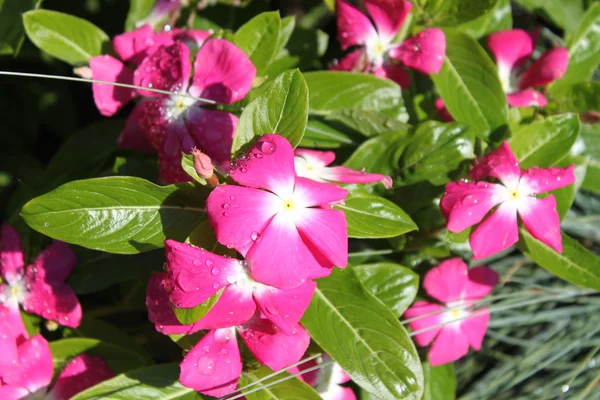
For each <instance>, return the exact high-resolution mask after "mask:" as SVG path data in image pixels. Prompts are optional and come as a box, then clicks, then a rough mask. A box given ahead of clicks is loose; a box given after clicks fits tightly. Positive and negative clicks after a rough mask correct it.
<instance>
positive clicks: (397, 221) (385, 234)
mask: <svg viewBox="0 0 600 400" xmlns="http://www.w3.org/2000/svg"><path fill="white" fill-rule="evenodd" d="M334 208H336V209H338V210H342V211H344V214H346V221H347V222H348V236H349V237H353V238H366V239H369V238H370V239H375V238H389V237H396V236H400V235H402V234H404V233H407V232H410V231H414V230H416V229H418V228H417V225H416V224H415V223H414V222H413V220H412V219H411V218H410V217H409V216H408V214H406V213H405V212H404V211H402V209H401V208H400V207H398V206H397V205H395V204H394V203H392V202H391V201H389V200H386V199H384V198H383V197H379V196H368V195H361V196H359V197H348V198H347V199H346V200H345V201H344V204H338V205H336V206H335V207H334Z"/></svg>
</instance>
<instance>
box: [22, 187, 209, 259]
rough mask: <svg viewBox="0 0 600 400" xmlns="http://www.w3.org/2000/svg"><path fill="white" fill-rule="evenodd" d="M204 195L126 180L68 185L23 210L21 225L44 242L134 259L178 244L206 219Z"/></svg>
mask: <svg viewBox="0 0 600 400" xmlns="http://www.w3.org/2000/svg"><path fill="white" fill-rule="evenodd" d="M207 196H208V190H207V189H205V188H204V187H198V186H194V185H193V184H191V183H184V184H178V185H169V186H158V185H155V184H153V183H150V182H148V181H146V180H144V179H140V178H131V177H109V178H96V179H88V180H82V181H74V182H69V183H67V184H64V185H62V186H60V187H59V188H58V189H55V190H53V191H52V192H50V193H47V194H45V195H43V196H40V197H36V198H35V199H33V200H31V201H29V202H28V203H27V204H25V206H24V207H23V209H22V211H21V216H22V217H23V219H24V220H25V222H26V223H27V224H28V225H29V226H30V227H32V228H33V229H35V230H37V231H38V232H40V233H43V234H44V235H46V236H50V237H51V238H54V239H58V240H62V241H64V242H67V243H72V244H77V245H80V246H83V247H87V248H90V249H94V250H101V251H106V252H110V253H118V254H134V253H141V252H144V251H148V250H152V249H156V248H161V247H163V241H164V240H165V238H166V237H168V238H170V239H174V240H179V241H183V240H185V238H187V236H188V235H189V233H190V232H191V231H192V230H193V229H194V227H196V226H197V225H198V224H199V223H200V222H201V221H202V220H204V218H205V210H204V202H205V199H206V197H207Z"/></svg>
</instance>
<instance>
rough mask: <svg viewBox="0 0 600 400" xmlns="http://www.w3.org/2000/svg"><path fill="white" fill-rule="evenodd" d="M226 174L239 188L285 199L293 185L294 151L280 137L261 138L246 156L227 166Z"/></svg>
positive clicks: (289, 195)
mask: <svg viewBox="0 0 600 400" xmlns="http://www.w3.org/2000/svg"><path fill="white" fill-rule="evenodd" d="M229 173H230V174H231V177H232V178H233V180H235V181H236V182H237V183H239V184H240V185H243V186H248V187H252V188H258V189H267V190H269V191H271V192H273V193H275V194H276V195H277V196H279V197H281V198H282V199H284V200H287V199H289V198H290V197H291V195H292V192H293V191H294V185H295V182H296V170H295V168H294V149H293V148H292V145H291V144H290V142H288V141H287V139H285V138H284V137H281V136H279V135H275V134H266V135H263V136H262V137H261V138H260V139H259V140H258V141H257V142H256V143H255V144H254V146H253V147H252V149H250V151H249V152H248V154H247V155H246V156H244V157H242V158H240V159H238V160H236V161H234V162H233V163H232V164H231V171H230V172H229Z"/></svg>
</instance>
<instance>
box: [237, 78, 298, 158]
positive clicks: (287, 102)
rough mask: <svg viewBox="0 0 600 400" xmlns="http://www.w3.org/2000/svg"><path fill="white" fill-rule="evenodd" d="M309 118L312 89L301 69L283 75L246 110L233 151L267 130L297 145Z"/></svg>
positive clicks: (239, 125) (238, 127)
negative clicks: (309, 96)
mask: <svg viewBox="0 0 600 400" xmlns="http://www.w3.org/2000/svg"><path fill="white" fill-rule="evenodd" d="M307 121H308V88H307V86H306V81H305V80H304V78H303V77H302V74H301V73H300V71H298V70H297V69H295V70H291V71H286V72H284V73H282V74H281V75H279V76H278V77H277V78H276V79H275V81H274V82H273V83H272V84H271V86H269V88H268V90H266V91H265V92H264V93H262V94H261V95H260V96H258V97H257V98H256V99H254V100H253V101H252V102H251V103H250V104H249V105H248V106H247V107H246V108H245V109H244V111H243V112H242V116H241V117H240V122H239V123H238V126H237V128H236V130H235V137H234V138H233V147H232V149H231V150H232V153H233V154H235V153H236V152H237V151H238V150H240V149H241V148H242V147H243V146H244V145H246V144H247V143H250V142H251V141H252V140H253V139H255V138H258V137H260V136H262V135H264V134H266V133H277V134H278V135H281V136H283V137H285V138H286V139H287V140H289V141H290V143H291V144H292V146H294V147H296V146H297V145H298V143H300V141H301V140H302V136H303V135H304V130H305V129H306V123H307Z"/></svg>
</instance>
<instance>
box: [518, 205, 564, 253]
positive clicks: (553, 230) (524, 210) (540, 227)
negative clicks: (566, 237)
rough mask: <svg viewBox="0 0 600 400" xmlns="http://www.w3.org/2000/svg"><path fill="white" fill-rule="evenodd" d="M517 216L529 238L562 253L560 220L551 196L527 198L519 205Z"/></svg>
mask: <svg viewBox="0 0 600 400" xmlns="http://www.w3.org/2000/svg"><path fill="white" fill-rule="evenodd" d="M518 210H519V216H520V217H521V221H523V225H525V228H526V229H527V230H528V231H529V233H531V236H533V237H534V238H536V239H537V240H539V241H540V242H542V243H544V244H546V245H547V246H550V247H551V248H553V249H554V250H556V251H557V252H559V253H562V250H563V249H562V236H561V234H560V218H559V216H558V212H557V211H556V199H555V198H554V196H553V195H550V196H548V197H545V198H543V199H538V198H535V197H527V199H526V200H524V201H523V202H522V203H521V204H519V209H518Z"/></svg>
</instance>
